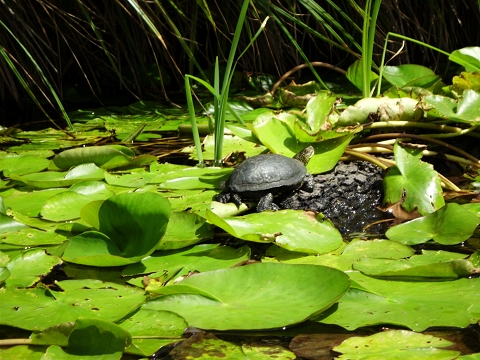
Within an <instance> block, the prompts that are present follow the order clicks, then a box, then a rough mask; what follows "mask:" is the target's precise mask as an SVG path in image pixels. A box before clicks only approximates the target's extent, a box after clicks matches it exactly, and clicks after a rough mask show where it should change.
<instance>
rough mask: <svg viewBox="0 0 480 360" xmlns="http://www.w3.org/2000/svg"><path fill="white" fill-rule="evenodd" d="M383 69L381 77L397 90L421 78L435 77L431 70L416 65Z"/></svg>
mask: <svg viewBox="0 0 480 360" xmlns="http://www.w3.org/2000/svg"><path fill="white" fill-rule="evenodd" d="M383 69H384V70H383V77H384V78H385V79H386V80H387V81H388V82H389V83H390V84H392V85H395V86H397V87H399V88H400V87H402V86H405V85H406V84H407V83H410V82H412V81H414V80H417V79H419V78H422V77H430V76H436V75H435V72H434V71H433V70H432V69H429V68H427V67H425V66H422V65H416V64H403V65H399V66H385V67H384V68H383Z"/></svg>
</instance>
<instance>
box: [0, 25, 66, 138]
mask: <svg viewBox="0 0 480 360" xmlns="http://www.w3.org/2000/svg"><path fill="white" fill-rule="evenodd" d="M0 24H1V25H2V26H3V27H4V28H5V30H6V31H7V32H8V33H9V34H10V35H11V36H12V38H13V39H15V41H16V42H17V43H18V45H19V46H20V47H21V48H22V50H23V51H24V52H25V54H26V55H27V57H28V58H29V59H30V61H31V62H32V64H33V65H34V66H35V68H36V69H37V71H38V73H39V74H40V76H41V77H42V79H43V81H44V82H45V84H46V85H47V87H48V89H49V90H50V92H51V93H52V95H53V97H54V99H55V101H56V103H57V105H58V107H59V109H60V111H61V112H62V114H63V117H64V119H65V121H66V122H67V124H68V128H69V130H71V131H73V130H74V129H73V125H72V122H71V121H70V118H69V117H68V114H67V112H66V111H65V109H64V107H63V105H62V102H61V101H60V98H59V97H58V95H57V93H56V91H55V89H54V88H53V86H52V85H51V84H50V81H48V78H47V77H46V76H45V74H44V73H43V71H42V68H41V67H40V66H39V65H38V63H37V62H36V61H35V59H34V58H33V56H32V55H31V54H30V52H29V51H28V50H27V48H26V47H25V46H23V44H22V43H21V41H20V40H18V38H17V37H16V36H15V35H14V34H13V33H12V32H11V31H10V29H9V28H8V27H7V26H6V25H5V24H4V23H3V21H1V20H0ZM3 51H4V49H3V48H2V52H3ZM5 55H6V56H5ZM5 55H4V56H3V57H4V58H5V59H6V58H8V55H7V54H6V53H5ZM8 60H10V59H9V58H8ZM10 63H11V64H12V65H13V63H12V62H11V61H10ZM14 67H15V66H14ZM10 68H12V67H11V65H10ZM12 71H14V72H15V71H16V70H13V69H12ZM15 74H16V76H17V79H19V81H20V82H21V83H22V86H23V87H24V88H25V86H27V88H28V85H27V84H26V83H25V81H24V80H23V78H22V76H21V75H20V73H19V72H18V71H16V72H15ZM17 74H18V75H17ZM27 88H25V90H27V92H28V94H29V95H30V96H32V95H33V93H32V92H31V90H29V89H27ZM32 99H33V101H35V102H36V103H38V100H36V98H35V96H34V97H33V98H32ZM47 117H48V119H50V120H52V119H51V118H50V117H49V116H48V115H47ZM52 121H53V120H52Z"/></svg>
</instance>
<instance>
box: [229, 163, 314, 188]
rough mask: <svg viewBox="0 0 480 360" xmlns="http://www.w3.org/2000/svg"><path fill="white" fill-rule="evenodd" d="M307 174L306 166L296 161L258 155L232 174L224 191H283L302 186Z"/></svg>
mask: <svg viewBox="0 0 480 360" xmlns="http://www.w3.org/2000/svg"><path fill="white" fill-rule="evenodd" d="M306 174H307V169H306V167H305V165H304V164H303V163H302V162H301V161H299V160H296V159H291V158H288V157H286V156H283V155H278V154H264V155H257V156H254V157H251V158H249V159H247V160H245V161H244V162H243V163H241V164H240V165H239V166H237V168H236V169H235V170H234V171H233V172H232V174H231V175H230V177H229V179H228V180H227V182H226V183H225V186H224V190H225V191H230V192H234V193H243V192H248V193H251V192H257V191H258V192H263V191H266V190H268V191H271V192H272V193H274V192H275V189H277V188H278V191H282V190H281V189H282V188H290V187H292V188H294V187H296V186H299V185H301V184H302V181H303V179H304V177H305V175H306Z"/></svg>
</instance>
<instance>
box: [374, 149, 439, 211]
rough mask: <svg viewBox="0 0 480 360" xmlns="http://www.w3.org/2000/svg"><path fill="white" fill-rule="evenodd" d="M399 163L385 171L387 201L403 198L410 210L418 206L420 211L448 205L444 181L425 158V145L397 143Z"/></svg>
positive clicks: (396, 151)
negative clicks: (422, 159) (410, 145)
mask: <svg viewBox="0 0 480 360" xmlns="http://www.w3.org/2000/svg"><path fill="white" fill-rule="evenodd" d="M394 154H395V161H396V165H395V166H393V167H391V168H390V169H389V170H388V172H387V174H386V175H385V178H384V181H383V184H384V190H385V197H384V202H385V203H390V204H395V203H397V202H401V204H402V207H403V208H404V209H405V210H407V211H408V212H410V211H412V210H414V209H415V208H418V211H419V212H420V214H422V215H425V214H429V213H433V212H435V211H436V210H438V209H440V208H441V207H442V206H444V205H445V201H444V199H443V196H442V187H441V181H440V178H439V177H438V174H437V172H436V171H435V170H433V166H432V165H430V164H427V163H424V162H422V161H421V160H420V159H421V157H422V150H421V149H412V148H408V147H405V146H401V145H400V144H399V143H398V142H397V143H395V147H394Z"/></svg>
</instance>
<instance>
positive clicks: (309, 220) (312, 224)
mask: <svg viewBox="0 0 480 360" xmlns="http://www.w3.org/2000/svg"><path fill="white" fill-rule="evenodd" d="M207 220H208V221H210V222H211V223H212V224H214V225H216V226H218V227H220V228H221V229H223V230H225V231H226V232H228V233H229V234H230V235H232V236H235V237H237V238H239V239H243V240H247V241H255V242H275V244H277V245H278V246H281V247H284V248H286V249H288V250H291V251H300V252H305V253H310V254H325V253H327V252H330V251H332V250H335V249H337V248H339V247H340V246H341V245H342V243H343V239H342V235H341V234H340V232H339V231H338V230H337V229H336V228H335V227H334V226H333V225H332V223H331V222H330V221H328V220H324V219H323V218H322V215H315V214H314V213H313V212H304V211H298V210H281V211H276V212H262V213H254V214H249V215H245V216H236V217H231V218H223V219H222V218H221V217H219V216H217V215H215V214H214V213H213V212H212V211H209V210H207Z"/></svg>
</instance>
